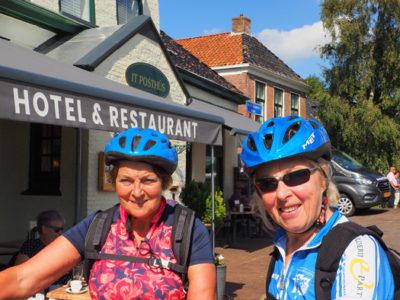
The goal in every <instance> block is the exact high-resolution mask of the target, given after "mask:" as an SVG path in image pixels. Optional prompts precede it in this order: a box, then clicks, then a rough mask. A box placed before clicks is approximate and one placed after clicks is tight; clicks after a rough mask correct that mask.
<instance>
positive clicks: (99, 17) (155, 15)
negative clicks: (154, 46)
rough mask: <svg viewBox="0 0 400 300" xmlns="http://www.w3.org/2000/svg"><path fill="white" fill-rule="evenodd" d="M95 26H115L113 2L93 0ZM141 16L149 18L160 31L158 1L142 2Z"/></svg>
mask: <svg viewBox="0 0 400 300" xmlns="http://www.w3.org/2000/svg"><path fill="white" fill-rule="evenodd" d="M95 11H96V25H97V26H100V27H102V26H113V25H117V6H116V1H115V0H95ZM143 15H145V16H150V17H151V19H152V20H153V22H154V25H155V26H156V28H157V30H158V31H160V16H159V9H158V0H143Z"/></svg>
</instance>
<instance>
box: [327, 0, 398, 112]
mask: <svg viewBox="0 0 400 300" xmlns="http://www.w3.org/2000/svg"><path fill="white" fill-rule="evenodd" d="M321 20H322V22H323V24H324V27H325V29H327V30H328V32H329V33H330V35H331V36H332V42H330V43H328V44H326V45H324V46H323V47H322V48H321V56H322V57H323V58H324V59H327V60H328V61H329V62H330V64H331V68H328V69H325V72H324V76H325V80H326V82H327V84H328V87H329V92H330V94H331V95H333V96H339V97H341V98H343V99H345V100H347V101H349V102H353V101H357V102H358V101H360V100H361V99H370V100H372V101H373V102H374V103H375V104H376V105H378V108H379V109H381V111H382V113H383V114H385V115H388V116H390V117H394V118H397V120H400V115H399V112H400V97H399V96H400V93H399V87H400V29H399V22H400V4H399V2H398V0H360V1H349V0H325V1H323V2H322V12H321Z"/></svg>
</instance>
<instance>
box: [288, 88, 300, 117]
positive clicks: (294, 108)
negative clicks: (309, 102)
mask: <svg viewBox="0 0 400 300" xmlns="http://www.w3.org/2000/svg"><path fill="white" fill-rule="evenodd" d="M299 98H300V97H299V95H297V94H293V93H291V94H290V114H292V115H299Z"/></svg>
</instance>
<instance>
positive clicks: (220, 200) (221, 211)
mask: <svg viewBox="0 0 400 300" xmlns="http://www.w3.org/2000/svg"><path fill="white" fill-rule="evenodd" d="M214 213H215V215H214V221H215V226H216V227H218V226H219V225H220V224H222V223H223V222H224V220H225V217H226V207H225V203H224V196H223V193H222V191H220V190H219V189H217V191H216V192H215V193H214ZM202 221H203V222H204V223H210V224H211V223H212V197H211V193H210V194H209V195H208V197H207V199H206V209H205V212H204V215H203V217H202Z"/></svg>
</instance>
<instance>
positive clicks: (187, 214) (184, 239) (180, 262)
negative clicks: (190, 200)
mask: <svg viewBox="0 0 400 300" xmlns="http://www.w3.org/2000/svg"><path fill="white" fill-rule="evenodd" d="M118 207H119V205H118V204H117V205H115V206H114V207H111V208H109V209H107V210H106V211H99V212H97V213H96V215H95V217H94V218H93V220H92V222H91V224H90V225H89V229H88V232H87V234H86V238H85V259H84V276H85V278H86V279H88V278H89V275H90V270H91V268H92V266H93V263H94V261H95V260H100V259H107V260H123V261H130V262H141V263H146V264H148V265H149V266H154V267H157V268H164V269H169V270H172V271H174V272H176V273H179V274H182V280H183V282H186V281H187V263H188V257H189V250H190V245H191V238H192V232H193V227H194V226H193V224H194V219H195V213H194V211H193V210H191V209H189V208H187V207H183V206H182V205H178V204H177V205H175V209H174V227H173V232H172V237H173V240H172V247H173V248H172V250H173V252H174V254H175V257H176V259H177V263H176V264H173V263H171V262H170V261H168V260H164V259H162V258H160V257H157V256H155V255H153V256H152V257H150V258H143V257H135V256H129V255H117V254H108V253H100V250H101V249H102V247H103V245H104V243H105V242H106V239H107V236H108V232H109V231H110V228H111V224H112V220H113V217H114V213H115V211H116V209H118Z"/></svg>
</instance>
